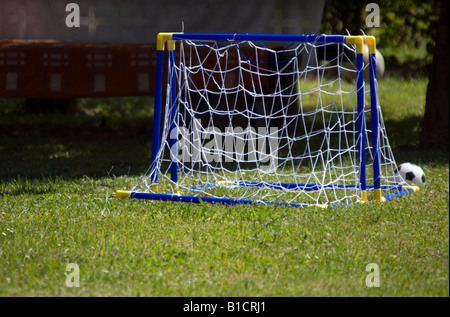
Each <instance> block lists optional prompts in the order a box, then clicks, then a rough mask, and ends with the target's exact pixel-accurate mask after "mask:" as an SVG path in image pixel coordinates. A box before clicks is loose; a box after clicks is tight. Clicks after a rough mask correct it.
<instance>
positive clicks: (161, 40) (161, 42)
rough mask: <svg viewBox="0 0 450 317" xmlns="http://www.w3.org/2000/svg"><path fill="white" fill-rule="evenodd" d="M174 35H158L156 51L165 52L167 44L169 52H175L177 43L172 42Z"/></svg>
mask: <svg viewBox="0 0 450 317" xmlns="http://www.w3.org/2000/svg"><path fill="white" fill-rule="evenodd" d="M172 35H173V33H165V32H163V33H158V36H157V37H156V49H157V50H158V51H164V47H165V45H166V43H167V49H168V50H169V51H174V50H175V41H174V40H172Z"/></svg>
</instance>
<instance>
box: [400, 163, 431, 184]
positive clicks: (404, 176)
mask: <svg viewBox="0 0 450 317" xmlns="http://www.w3.org/2000/svg"><path fill="white" fill-rule="evenodd" d="M395 177H396V179H397V180H398V181H400V180H404V181H405V182H406V183H407V184H408V185H413V186H417V187H419V188H422V187H423V186H424V185H425V173H424V172H423V170H422V169H421V168H420V167H419V166H417V165H416V164H413V163H402V164H400V165H399V166H398V167H397V169H396V170H395Z"/></svg>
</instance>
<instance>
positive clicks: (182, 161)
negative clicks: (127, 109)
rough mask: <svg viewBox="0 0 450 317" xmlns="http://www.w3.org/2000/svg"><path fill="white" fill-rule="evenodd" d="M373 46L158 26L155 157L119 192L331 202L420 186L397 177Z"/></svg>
mask: <svg viewBox="0 0 450 317" xmlns="http://www.w3.org/2000/svg"><path fill="white" fill-rule="evenodd" d="M364 45H367V46H368V48H369V50H368V51H369V63H368V64H364V56H363V55H364ZM375 52H376V44H375V38H374V37H371V36H367V37H366V36H364V37H363V36H342V35H268V34H199V33H194V34H190V33H160V34H159V35H158V38H157V66H156V78H155V79H156V87H155V105H154V123H153V144H152V161H151V164H150V167H149V169H148V171H147V172H146V173H145V175H143V176H142V178H141V180H140V181H139V182H138V183H137V184H136V185H135V187H134V188H133V189H131V190H119V191H117V193H116V195H117V197H120V198H128V197H130V198H139V199H150V200H163V201H180V202H193V203H199V202H202V201H203V202H210V203H223V204H237V203H243V204H276V205H289V206H296V207H304V206H320V207H327V206H336V205H347V204H351V203H363V202H367V201H368V200H376V201H379V202H381V201H385V200H389V199H391V198H393V197H396V196H400V195H403V194H406V193H410V192H413V191H416V190H418V187H415V186H406V183H405V182H404V181H403V180H399V179H398V177H396V176H395V170H396V168H397V166H396V162H395V159H394V155H393V153H392V150H391V147H390V145H389V142H388V137H387V134H386V129H385V126H384V122H383V118H382V112H381V106H380V104H379V100H378V94H377V90H378V87H377V76H376V57H375ZM164 65H167V68H166V69H165V68H164ZM365 76H366V78H368V81H369V84H368V85H366V84H365ZM163 80H164V81H163ZM163 88H164V89H163Z"/></svg>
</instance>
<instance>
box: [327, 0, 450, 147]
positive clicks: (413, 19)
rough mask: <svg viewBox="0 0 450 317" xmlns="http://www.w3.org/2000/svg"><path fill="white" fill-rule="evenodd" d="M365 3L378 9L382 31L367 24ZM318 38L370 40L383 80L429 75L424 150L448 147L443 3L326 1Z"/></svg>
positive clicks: (432, 0) (446, 34)
mask: <svg viewBox="0 0 450 317" xmlns="http://www.w3.org/2000/svg"><path fill="white" fill-rule="evenodd" d="M369 3H376V4H378V6H379V9H380V27H369V26H367V25H366V17H367V15H368V14H369V13H370V12H367V11H366V6H367V4H369ZM321 33H328V34H347V33H350V34H352V35H360V34H366V35H374V36H376V38H377V48H378V49H379V50H380V51H381V53H382V54H383V56H384V60H385V65H386V70H385V71H386V75H389V74H396V75H400V76H403V77H406V78H408V77H411V76H427V77H428V78H429V83H428V87H427V96H426V105H425V114H424V120H423V126H422V134H421V138H420V146H421V147H422V148H426V149H430V148H447V149H448V147H449V111H448V110H449V88H448V87H449V80H448V77H449V76H448V74H449V72H448V71H449V64H448V59H449V50H448V45H449V28H448V2H447V1H445V0H425V1H418V0H402V1H398V0H382V1H352V0H340V1H337V0H327V1H326V3H325V7H324V12H323V17H322V27H321Z"/></svg>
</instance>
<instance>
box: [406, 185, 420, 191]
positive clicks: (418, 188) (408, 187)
mask: <svg viewBox="0 0 450 317" xmlns="http://www.w3.org/2000/svg"><path fill="white" fill-rule="evenodd" d="M405 189H412V190H413V191H414V192H418V191H419V190H420V187H419V186H402V190H405Z"/></svg>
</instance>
